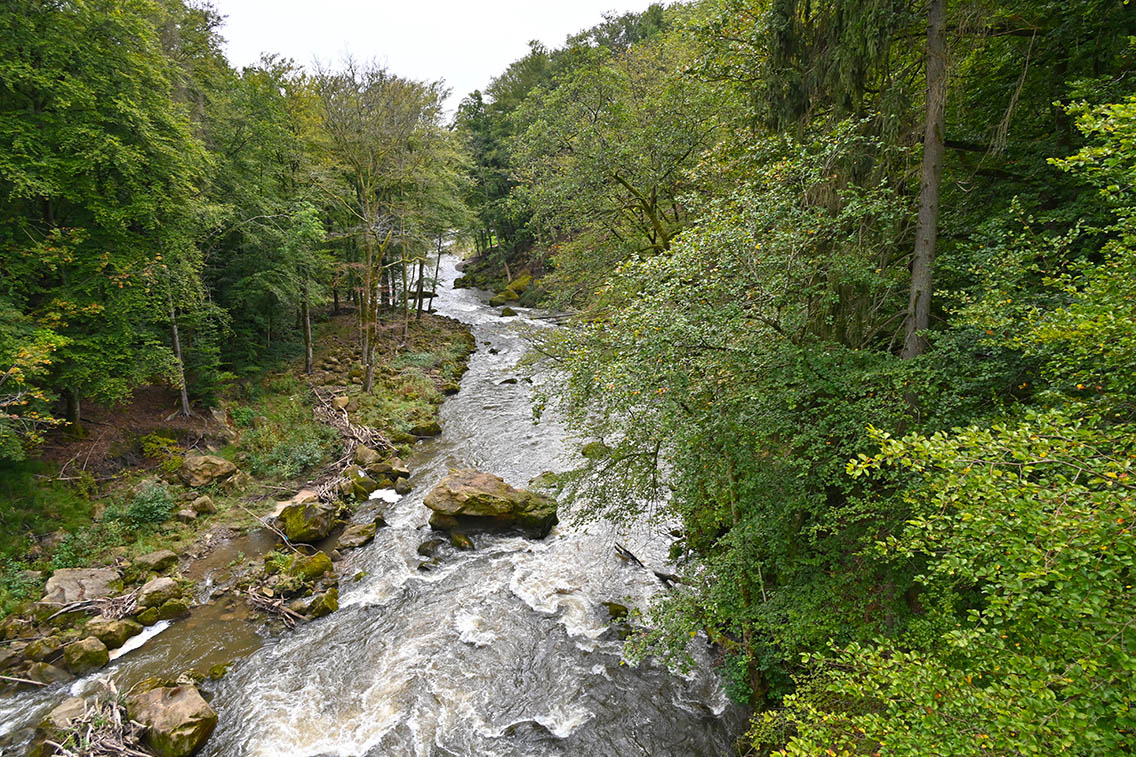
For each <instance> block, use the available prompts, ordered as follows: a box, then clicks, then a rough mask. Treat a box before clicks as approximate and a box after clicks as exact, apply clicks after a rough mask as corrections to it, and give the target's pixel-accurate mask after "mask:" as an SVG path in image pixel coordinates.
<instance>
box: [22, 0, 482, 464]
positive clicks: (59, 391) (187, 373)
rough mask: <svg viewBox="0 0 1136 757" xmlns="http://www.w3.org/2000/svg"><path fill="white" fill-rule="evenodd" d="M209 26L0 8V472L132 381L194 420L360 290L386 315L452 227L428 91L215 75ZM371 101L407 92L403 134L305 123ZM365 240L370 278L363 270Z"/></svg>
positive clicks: (448, 159)
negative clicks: (362, 154)
mask: <svg viewBox="0 0 1136 757" xmlns="http://www.w3.org/2000/svg"><path fill="white" fill-rule="evenodd" d="M220 23H221V17H220V16H219V14H218V13H217V12H216V11H215V10H214V9H213V8H212V7H211V6H210V5H209V4H208V3H198V2H183V0H75V2H65V3H44V2H38V1H37V0H17V1H16V2H12V3H6V4H5V5H4V7H3V9H2V10H0V413H2V414H0V463H3V462H5V461H13V460H20V459H21V458H23V457H24V456H25V454H26V452H27V450H28V449H29V448H30V447H34V445H35V444H36V443H37V442H38V441H40V440H41V439H42V436H43V433H44V431H45V430H46V429H49V428H51V427H52V426H56V425H59V424H60V422H61V420H66V421H67V422H69V424H70V425H69V429H70V431H72V432H74V433H82V431H83V429H82V426H81V423H80V421H81V419H82V415H81V413H82V407H83V403H84V402H88V401H95V402H99V403H104V404H113V403H117V402H121V401H124V400H127V399H129V398H130V396H131V395H132V393H133V392H134V391H135V390H136V389H137V388H138V387H140V386H142V385H145V384H151V383H165V384H168V385H172V386H174V387H177V388H179V389H180V388H184V389H185V392H184V393H183V400H182V405H181V408H180V409H181V411H182V412H183V413H188V412H191V403H196V404H197V405H198V406H205V407H208V406H209V405H211V404H213V403H214V402H215V400H216V396H217V392H218V390H219V389H220V387H221V385H222V383H223V382H224V380H225V379H226V377H231V376H233V375H242V374H245V373H250V372H256V371H259V370H262V369H263V368H264V367H265V366H268V365H271V364H273V362H274V361H277V360H279V359H280V358H281V357H285V356H288V355H292V354H296V353H297V352H298V351H299V350H300V349H302V348H303V347H305V346H306V347H307V352H308V353H309V356H310V352H311V319H312V314H311V311H312V309H313V308H315V307H318V306H322V305H324V304H326V303H329V302H330V303H333V304H334V306H335V307H339V305H340V302H341V300H340V298H341V297H342V298H343V300H344V301H346V300H348V299H350V300H351V301H353V302H354V303H355V304H356V305H364V304H365V303H373V302H375V301H376V296H377V293H378V292H379V290H380V288H382V304H383V305H385V306H387V307H388V308H390V309H394V308H395V307H399V309H400V310H401V311H402V315H403V317H404V319H405V318H407V317H408V315H409V312H410V311H411V309H412V308H413V307H414V305H415V303H414V302H413V299H414V294H415V292H416V289H415V285H416V283H417V281H419V280H422V279H423V278H425V270H424V265H423V261H424V258H425V255H426V253H427V252H428V251H432V250H434V249H435V248H436V246H437V244H438V241H439V239H440V237H441V236H442V235H444V234H446V233H447V232H448V231H449V229H450V228H452V227H453V226H455V225H458V224H459V223H460V222H461V218H462V213H463V208H462V207H461V203H460V200H459V192H460V186H459V174H458V171H457V168H458V167H459V166H460V165H461V162H462V161H461V157H460V155H459V153H458V151H457V149H456V140H455V139H454V138H453V137H452V136H451V134H450V132H449V131H448V130H446V129H445V128H443V126H442V124H441V115H440V103H441V99H442V97H443V96H444V91H443V90H442V88H441V86H440V85H438V84H432V83H423V82H416V81H412V80H408V79H402V78H399V77H395V76H393V75H391V74H389V73H387V72H386V71H384V70H382V69H379V68H377V67H374V66H371V67H364V68H366V71H365V74H366V76H360V77H355V78H354V79H352V78H351V74H352V73H353V72H358V71H359V70H360V69H359V67H358V66H356V65H355V64H354V63H352V62H351V61H348V62H346V63H345V64H344V66H343V68H342V70H331V69H329V70H326V71H320V72H316V73H315V74H314V75H313V74H309V73H305V72H304V71H302V70H300V69H299V68H297V67H296V66H295V65H294V64H293V63H292V62H291V61H287V60H281V59H279V58H277V57H273V56H267V57H265V58H263V59H262V60H261V61H260V63H259V64H257V65H256V66H252V67H248V68H245V69H243V70H240V71H237V70H234V69H233V68H231V67H230V66H229V65H228V63H227V62H226V61H225V58H224V56H223V55H222V53H221V44H222V41H221V39H220V37H219V36H218V28H219V26H220ZM392 83H393V84H395V85H397V87H395V88H396V89H398V90H399V91H400V92H403V93H411V92H412V93H414V100H413V105H412V109H411V110H410V111H406V113H407V114H408V116H409V120H407V121H406V122H405V127H406V128H401V127H400V128H398V129H395V128H389V127H391V124H393V123H394V121H395V119H394V116H393V111H389V110H388V112H386V113H385V114H384V113H381V112H380V113H376V112H375V111H372V112H371V115H374V116H375V117H374V118H364V119H356V120H355V121H347V122H344V121H342V120H337V119H336V115H337V114H336V112H335V111H334V109H331V108H328V107H326V106H327V104H328V102H329V101H330V100H329V92H331V91H333V90H336V91H338V92H339V93H340V96H341V99H343V98H349V97H351V96H355V97H357V98H360V99H366V98H368V97H369V98H371V99H372V101H373V102H379V101H382V100H383V99H384V98H386V101H387V102H388V103H389V102H393V99H392V98H391V96H390V91H391V85H392ZM352 87H354V88H355V90H354V92H352V91H351V88H352ZM373 124H377V125H378V127H377V128H388V132H389V133H388V138H387V140H386V142H385V143H384V144H383V146H382V149H383V153H384V156H385V157H384V161H383V162H382V164H381V165H379V166H378V170H377V172H376V173H375V174H374V175H372V176H369V177H368V178H367V185H366V187H362V186H361V185H360V184H359V183H358V178H359V176H358V173H357V172H353V170H352V168H351V166H349V165H347V163H348V162H349V160H348V159H347V158H346V157H345V154H344V150H342V149H338V148H337V145H338V146H339V147H342V145H343V144H345V143H351V142H352V141H354V142H356V143H358V144H361V145H366V144H368V141H369V140H373V138H374V136H375V135H374V129H372V131H371V132H368V131H367V129H368V128H371V127H372V125H373ZM362 189H365V190H366V191H363V192H362V193H361V190H362ZM368 193H369V194H368ZM362 196H365V199H366V200H367V202H366V203H365V205H364V206H362V208H359V207H355V208H352V207H350V206H349V205H347V204H345V203H344V198H345V197H348V198H351V197H362ZM392 217H394V218H397V220H398V223H397V224H391V223H390V222H389V219H390V218H392ZM380 235H387V236H388V242H389V245H390V249H389V254H388V255H387V256H386V257H385V258H381V259H380V260H378V261H370V262H371V263H373V265H377V266H378V267H379V268H381V269H382V271H383V272H384V277H383V278H382V279H380V278H379V277H377V276H370V275H368V271H369V270H370V269H369V267H368V266H366V265H364V261H365V259H366V255H364V253H363V248H364V247H368V248H369V247H370V246H371V244H372V242H374V240H375V238H376V237H378V236H380ZM364 269H366V270H364ZM425 288H426V289H430V288H432V285H430V284H426V285H425ZM362 310H363V311H364V312H367V313H371V312H373V310H374V309H373V308H362ZM364 320H365V319H364ZM309 362H310V357H309ZM171 409H173V408H171Z"/></svg>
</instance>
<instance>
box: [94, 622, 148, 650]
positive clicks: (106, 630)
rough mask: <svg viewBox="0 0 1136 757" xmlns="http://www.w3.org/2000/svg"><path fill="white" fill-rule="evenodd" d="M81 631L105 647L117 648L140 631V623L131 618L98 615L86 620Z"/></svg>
mask: <svg viewBox="0 0 1136 757" xmlns="http://www.w3.org/2000/svg"><path fill="white" fill-rule="evenodd" d="M83 631H84V633H87V634H89V635H91V636H94V637H95V638H96V639H98V640H99V641H101V642H102V643H103V644H105V645H106V648H107V649H118V648H119V647H121V646H122V645H123V644H125V643H126V640H127V639H129V638H130V637H131V636H135V635H137V634H140V633H142V624H140V623H137V622H135V621H133V620H114V619H113V618H106V617H98V618H95V619H94V620H92V621H90V622H88V623H87V625H86V626H84V628H83Z"/></svg>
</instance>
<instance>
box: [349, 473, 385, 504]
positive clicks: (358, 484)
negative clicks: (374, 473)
mask: <svg viewBox="0 0 1136 757" xmlns="http://www.w3.org/2000/svg"><path fill="white" fill-rule="evenodd" d="M343 477H344V481H345V483H344V486H343V487H342V491H343V493H344V494H345V495H351V496H354V497H355V499H357V500H360V501H362V500H365V499H367V498H368V497H370V496H371V492H373V491H374V490H375V489H378V488H379V482H378V481H375V479H373V478H371V477H370V476H368V475H367V472H366V471H364V470H363V469H362V468H360V467H359V466H358V465H349V466H347V468H346V469H345V470H344V471H343Z"/></svg>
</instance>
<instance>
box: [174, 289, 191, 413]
mask: <svg viewBox="0 0 1136 757" xmlns="http://www.w3.org/2000/svg"><path fill="white" fill-rule="evenodd" d="M170 333H171V336H172V337H173V343H174V359H175V360H177V368H178V392H179V393H180V394H181V414H182V415H183V416H186V417H187V418H188V417H189V415H190V411H189V393H188V391H187V390H186V388H185V361H184V360H182V357H181V335H180V334H178V322H177V312H176V311H175V310H174V296H173V294H170Z"/></svg>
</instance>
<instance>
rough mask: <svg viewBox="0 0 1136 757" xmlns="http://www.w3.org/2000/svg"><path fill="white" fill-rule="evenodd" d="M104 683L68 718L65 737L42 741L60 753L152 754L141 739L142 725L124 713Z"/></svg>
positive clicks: (98, 756) (96, 756)
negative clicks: (79, 711)
mask: <svg viewBox="0 0 1136 757" xmlns="http://www.w3.org/2000/svg"><path fill="white" fill-rule="evenodd" d="M105 687H106V691H105V692H103V694H101V695H99V696H97V697H93V698H91V699H88V700H87V702H86V707H87V709H86V712H84V713H83V714H82V715H81V716H80V717H78V718H76V719H75V720H73V721H71V724H70V725H69V726H68V727H67V731H66V738H63V739H61V741H58V742H57V741H52V740H47V741H46V742H44V743H45V744H47V745H48V746H51V747H54V748H55V754H57V755H61V757H152V756H153V753H152V752H148V751H146V750H145V749H144V748H143V747H142V743H141V737H142V733H143V732H144V731H145V730H146V728H145V726H143V725H142V724H141V723H137V722H135V721H133V720H131V719H130V717H129V716H128V715H127V714H126V708H125V707H124V706H123V704H122V698H121V697H119V695H118V690H117V689H116V688H115V686H114V684H113V683H111V682H107V683H106V684H105Z"/></svg>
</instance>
